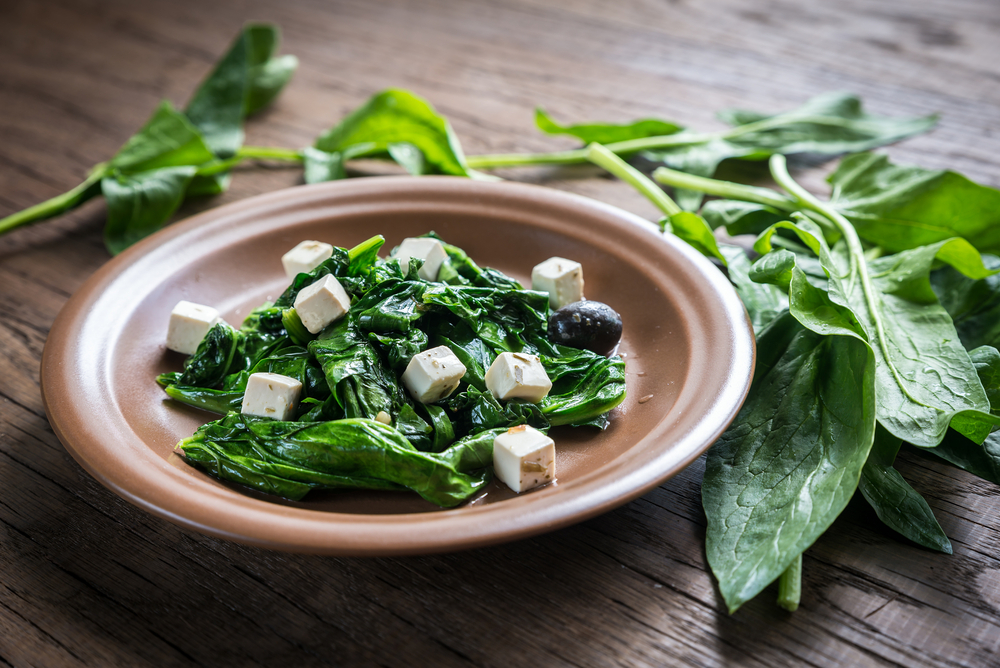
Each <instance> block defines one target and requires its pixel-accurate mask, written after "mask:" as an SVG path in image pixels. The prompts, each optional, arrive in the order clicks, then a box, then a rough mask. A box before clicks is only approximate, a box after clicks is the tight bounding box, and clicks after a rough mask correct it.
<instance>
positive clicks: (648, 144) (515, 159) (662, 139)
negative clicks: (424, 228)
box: [466, 115, 846, 169]
mask: <svg viewBox="0 0 1000 668" xmlns="http://www.w3.org/2000/svg"><path fill="white" fill-rule="evenodd" d="M792 122H795V123H813V124H816V125H832V126H843V125H844V124H845V122H846V121H845V120H844V119H839V118H829V117H826V116H801V117H798V118H795V117H792V116H790V115H786V116H781V115H779V116H773V117H771V118H765V119H763V120H759V121H755V122H753V123H746V124H744V125H739V126H737V127H735V128H730V129H729V130H721V131H719V132H702V133H695V132H691V133H688V132H678V133H677V134H672V135H656V136H653V137H640V138H638V139H628V140H626V141H618V142H610V143H608V144H605V145H604V146H605V148H607V149H608V150H609V151H611V152H612V153H615V154H618V155H628V154H631V153H638V152H639V151H653V150H656V149H663V148H674V147H677V146H695V145H698V144H707V143H709V142H711V141H715V140H717V139H722V140H726V139H737V138H739V137H740V136H742V135H746V134H750V133H752V132H761V131H763V130H770V129H772V128H775V127H780V126H782V125H786V124H788V123H792ZM587 160H588V158H587V149H586V148H580V149H575V150H572V151H552V152H549V153H497V154H493V155H470V156H466V162H467V163H468V165H469V167H472V168H473V169H492V168H495V167H519V166H523V165H570V164H578V163H582V162H586V161H587Z"/></svg>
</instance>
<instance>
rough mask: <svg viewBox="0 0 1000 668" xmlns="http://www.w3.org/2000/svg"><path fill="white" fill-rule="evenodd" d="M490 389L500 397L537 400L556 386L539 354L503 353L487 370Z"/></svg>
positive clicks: (488, 387) (487, 387)
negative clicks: (537, 355) (553, 385)
mask: <svg viewBox="0 0 1000 668" xmlns="http://www.w3.org/2000/svg"><path fill="white" fill-rule="evenodd" d="M486 389H488V390H489V391H490V392H491V393H492V394H493V396H494V397H496V398H497V399H502V400H504V401H506V400H508V399H526V400H527V401H530V402H531V403H533V404H537V403H538V402H539V401H541V400H542V399H544V398H545V395H547V394H548V393H549V390H551V389H552V381H551V380H549V375H548V374H547V373H545V367H544V366H542V361H541V360H540V359H538V357H536V356H535V355H528V354H527V353H500V354H499V355H497V358H496V359H495V360H493V364H491V365H490V368H489V369H488V370H487V371H486Z"/></svg>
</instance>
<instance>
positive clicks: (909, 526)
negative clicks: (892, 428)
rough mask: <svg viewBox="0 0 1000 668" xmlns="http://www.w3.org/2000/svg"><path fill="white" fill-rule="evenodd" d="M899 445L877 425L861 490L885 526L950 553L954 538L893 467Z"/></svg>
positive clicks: (927, 545)
mask: <svg viewBox="0 0 1000 668" xmlns="http://www.w3.org/2000/svg"><path fill="white" fill-rule="evenodd" d="M900 444H901V441H900V440H899V439H898V438H896V437H895V436H893V435H892V434H890V433H889V432H887V431H886V430H885V429H884V428H882V427H878V428H876V430H875V442H874V444H873V445H872V450H871V454H869V455H868V461H867V462H865V466H864V468H863V469H862V470H861V480H860V481H859V482H858V490H859V491H860V492H861V494H862V495H863V496H864V497H865V499H866V500H867V501H868V503H869V504H871V507H872V508H873V509H874V510H875V513H876V514H877V515H878V517H879V519H880V520H882V521H883V522H884V523H885V524H886V526H888V527H889V528H891V529H893V530H895V531H898V532H899V533H900V534H902V535H903V536H905V537H906V538H909V539H910V540H912V541H913V542H914V543H917V544H918V545H923V546H924V547H926V548H928V549H931V550H937V551H938V552H944V553H945V554H951V541H950V540H948V536H947V535H946V534H945V532H944V529H942V528H941V525H940V524H938V521H937V519H936V518H935V517H934V513H933V512H932V511H931V509H930V506H928V505H927V502H926V501H925V500H924V497H922V496H920V494H919V493H918V492H917V491H916V490H915V489H913V488H912V487H911V486H910V484H909V483H907V482H906V481H905V480H904V479H903V476H901V475H900V474H899V471H897V470H896V469H895V468H893V466H892V463H893V462H894V461H895V460H896V453H898V452H899V446H900Z"/></svg>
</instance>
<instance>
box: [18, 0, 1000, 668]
mask: <svg viewBox="0 0 1000 668" xmlns="http://www.w3.org/2000/svg"><path fill="white" fill-rule="evenodd" d="M560 5H567V6H565V7H561V6H560ZM245 20H268V21H274V22H277V23H279V24H281V25H282V27H283V28H284V34H285V45H284V51H285V52H286V53H293V54H296V55H298V56H299V58H300V59H301V62H302V65H301V68H300V70H299V72H298V74H297V76H296V78H295V79H294V80H293V82H292V84H291V85H290V86H289V87H288V89H287V90H286V91H285V93H284V94H283V95H282V97H281V98H280V99H279V100H278V102H277V103H276V104H275V105H274V107H273V108H272V109H270V110H269V111H267V112H265V113H263V114H262V115H261V116H260V117H258V118H256V119H254V120H253V121H252V122H251V123H250V124H249V127H248V143H252V144H259V145H276V146H287V147H291V148H295V147H301V146H305V145H307V144H309V143H311V141H312V139H313V138H314V137H315V135H317V134H318V133H319V132H320V131H321V130H323V129H325V128H326V127H329V126H330V125H332V124H334V123H335V122H336V121H337V120H338V119H339V118H341V117H342V116H343V115H344V114H345V113H346V112H347V111H349V110H350V109H352V108H354V107H355V106H356V105H358V104H359V103H360V102H362V101H363V100H364V99H365V98H366V97H367V96H368V95H370V94H371V93H373V92H375V91H377V90H379V89H382V88H384V87H388V86H399V87H405V88H409V89H412V90H414V91H416V92H418V93H420V94H422V95H423V96H425V97H427V98H429V99H430V100H431V101H432V102H433V103H434V104H435V105H436V106H437V108H438V109H439V110H440V111H441V112H442V113H444V114H445V115H446V116H448V117H449V118H450V119H451V122H452V123H453V125H454V127H455V130H456V131H457V133H458V135H459V137H460V138H461V140H462V142H463V145H464V147H465V148H466V151H467V152H468V153H470V154H476V153H485V152H491V153H493V152H506V151H533V150H534V151H537V150H545V149H552V148H561V147H567V146H569V145H570V143H569V142H566V141H559V140H557V139H552V138H548V137H545V136H543V135H542V134H541V133H539V132H537V131H536V130H535V129H534V128H533V122H532V109H533V108H534V106H536V105H542V106H544V107H546V108H547V109H549V110H550V111H551V112H553V113H554V114H556V115H557V116H558V117H559V118H562V119H574V120H582V119H608V120H627V119H632V118H638V117H644V116H660V117H665V118H669V119H674V120H676V121H678V122H680V123H683V124H686V125H689V126H693V127H696V128H703V129H715V128H718V127H720V125H719V123H718V122H717V121H715V120H714V119H713V112H714V111H715V110H717V109H720V108H723V107H727V106H742V107H746V108H751V109H760V110H782V109H787V108H791V107H794V106H796V105H798V104H799V103H801V102H802V101H803V100H804V99H805V98H807V97H808V96H811V95H814V94H816V93H819V92H823V91H827V90H834V89H847V90H852V91H855V92H857V93H859V94H861V95H862V96H863V97H864V99H865V100H866V102H867V104H868V106H869V108H870V109H871V110H873V111H874V112H876V113H881V114H887V115H917V114H925V113H928V112H932V111H938V112H941V113H942V121H941V125H940V127H939V128H938V129H937V130H936V131H935V132H934V133H932V134H929V135H926V136H922V137H918V138H915V139H912V140H909V141H906V142H904V143H903V144H901V145H899V146H895V147H892V148H890V149H888V153H889V154H890V155H891V156H892V157H893V158H894V159H896V160H897V161H901V162H911V163H917V164H920V165H923V166H925V167H933V168H940V167H950V168H953V169H956V170H958V171H961V172H963V173H965V174H966V175H968V176H969V177H971V178H973V179H975V180H978V181H980V182H983V183H986V184H989V185H992V186H1000V157H998V156H1000V37H998V36H1000V5H998V4H997V3H996V2H995V1H994V0H926V1H924V2H919V3H913V2H905V1H904V0H875V1H868V2H863V1H862V0H844V1H843V2H838V3H832V2H821V1H819V0H811V1H809V2H793V1H791V0H784V1H779V0H765V1H762V2H753V1H751V0H712V1H705V2H652V1H647V2H629V3H617V2H603V3H602V2H587V3H584V2H576V3H555V2H542V1H538V0H520V1H512V2H504V3H486V2H475V3H470V2H457V1H456V2H447V1H444V0H442V1H438V2H424V3H408V2H405V1H404V0H395V1H391V2H365V1H364V0H347V1H342V2H332V3H331V2H320V1H319V0H311V1H310V0H302V1H298V2H285V3H281V4H280V6H279V4H278V3H270V2H264V1H263V0H260V1H257V2H231V3H212V2H205V1H201V2H194V1H191V0H173V1H172V2H124V1H121V0H114V1H109V2H97V1H95V0H91V1H89V2H85V1H81V2H72V1H71V0H55V1H52V2H45V3H41V2H33V1H31V0H24V1H18V0H6V1H5V2H4V3H2V5H0V63H2V66H0V139H2V141H0V216H3V215H7V214H8V213H11V212H13V211H16V210H19V209H22V208H24V207H27V206H29V205H31V204H34V203H36V202H38V201H41V200H43V199H46V198H49V197H51V196H53V195H55V194H57V193H60V192H62V191H64V190H66V189H68V188H69V187H71V186H73V185H75V184H76V183H78V182H79V181H80V180H81V179H82V177H83V176H84V175H85V173H86V170H87V169H88V168H89V167H90V166H91V165H92V164H93V163H95V162H98V161H100V160H104V159H106V158H108V157H110V156H111V155H112V154H113V153H114V151H115V150H116V149H117V148H118V146H119V145H120V144H121V143H122V142H123V141H124V140H125V139H126V138H127V137H128V136H129V135H131V134H132V133H133V132H134V131H135V130H136V129H137V128H138V127H139V126H140V125H141V124H142V123H143V122H144V121H145V120H146V118H147V116H148V114H149V113H150V112H151V110H152V109H153V108H154V106H155V105H156V103H157V102H158V101H159V100H161V99H163V98H168V99H170V100H173V101H174V102H175V103H177V104H183V103H184V102H186V100H187V97H188V96H189V95H190V94H191V92H192V91H193V90H194V88H195V86H196V85H197V83H198V81H199V80H200V79H201V77H203V76H204V75H205V74H206V72H207V71H208V68H209V67H210V65H211V64H212V63H213V62H214V60H215V59H216V58H217V57H218V56H219V55H220V54H221V53H222V52H223V51H224V50H225V48H226V46H227V44H228V42H229V40H230V39H231V38H232V36H233V35H235V34H236V32H237V31H238V29H239V28H240V26H241V25H242V24H243V22H244V21H245ZM828 168H829V165H827V166H825V167H821V168H819V169H815V170H813V171H811V172H809V173H808V174H807V175H806V178H807V183H808V184H809V185H810V187H812V188H813V189H816V190H817V191H822V190H823V184H822V180H821V179H822V175H823V173H824V170H825V169H828ZM503 175H504V176H507V177H510V178H517V179H520V180H525V181H533V182H541V183H545V184H548V185H551V186H553V187H557V188H562V189H566V190H572V191H575V192H579V193H583V194H586V195H589V196H592V197H595V198H597V199H601V200H604V201H606V202H610V203H612V204H616V205H618V206H621V207H624V208H626V209H629V210H632V211H635V212H637V213H639V214H641V215H644V216H647V217H653V216H654V215H655V211H654V210H653V208H652V207H651V206H650V205H649V204H648V203H646V202H645V201H644V200H643V199H642V198H641V197H640V196H639V195H637V194H635V193H634V192H633V191H632V190H631V189H630V188H629V187H627V186H625V185H623V184H621V183H619V182H615V181H612V180H609V179H605V178H601V177H600V176H599V174H598V172H597V171H596V170H593V169H587V168H581V169H561V170H560V169H552V168H537V169H528V170H509V171H508V172H504V174H503ZM300 180H301V172H300V170H298V169H293V168H284V167H277V166H273V165H272V166H256V167H251V168H247V169H241V170H240V171H239V173H237V174H236V177H235V179H234V182H233V187H232V189H231V190H230V191H229V192H228V193H226V194H225V195H222V196H220V197H215V198H211V199H202V200H200V201H197V202H193V203H190V204H188V205H185V206H184V207H183V209H182V210H181V212H179V214H178V217H181V216H186V215H189V214H192V213H194V212H197V211H200V210H203V209H206V208H209V207H214V206H217V205H219V204H222V203H224V202H231V201H234V200H238V199H241V198H245V197H247V196H249V195H253V194H256V193H262V192H269V191H272V190H275V189H278V188H283V187H286V186H293V185H296V184H298V183H300ZM103 221H104V208H103V205H102V204H101V203H99V202H96V201H95V202H92V203H90V204H88V205H87V206H85V207H84V208H83V209H82V210H79V211H77V212H74V213H72V214H70V215H67V216H64V217H62V218H60V219H57V220H55V221H53V222H48V223H44V224H41V225H38V226H35V227H32V228H26V229H22V230H19V231H17V232H15V233H13V234H10V235H7V236H5V237H2V238H0V351H2V355H0V666H29V665H30V666H63V665H73V666H76V665H92V666H109V665H122V666H143V665H150V666H166V665H206V666H222V665H238V666H256V665H260V666H285V665H289V666H313V665H348V666H353V665H381V666H422V665H426V666H453V665H454V666H472V665H476V666H515V665H522V664H521V662H523V665H572V666H601V665H628V666H640V665H641V666H646V665H649V666H659V665H698V666H703V665H754V666H784V665H824V666H834V665H835V666H847V665H906V666H924V665H935V666H946V665H947V666H955V665H978V666H986V665H997V664H998V663H1000V557H998V549H997V548H998V546H1000V534H998V533H997V530H998V527H1000V489H998V488H997V487H996V486H994V485H992V484H989V483H986V482H983V481H981V480H979V479H977V478H975V477H973V476H971V475H968V474H965V473H964V472H961V471H958V470H956V469H953V468H950V467H948V466H946V465H943V464H941V463H940V462H938V461H935V460H932V459H929V458H925V457H923V456H919V455H914V454H904V455H903V457H902V460H901V462H900V464H899V467H900V470H901V472H902V474H903V475H904V476H905V477H906V478H907V479H908V480H910V481H911V482H912V484H913V485H914V486H915V487H916V488H917V489H918V490H919V491H920V492H922V493H923V494H924V495H925V496H926V497H927V499H928V501H929V502H930V504H931V507H932V508H933V509H934V511H935V513H936V514H937V516H938V518H939V519H940V521H941V524H942V526H943V527H944V528H945V530H946V531H947V533H948V535H949V536H950V537H951V539H952V542H953V544H954V547H955V554H954V555H953V556H945V555H941V554H936V553H932V552H929V551H927V550H924V549H921V548H918V547H916V546H914V545H912V544H908V543H906V542H904V541H902V540H900V539H897V538H896V537H895V536H894V535H893V534H892V532H891V531H889V530H887V529H884V528H881V527H880V525H879V524H878V522H877V520H876V519H875V517H874V514H873V513H872V512H871V511H870V510H868V508H867V507H866V506H865V505H864V504H863V503H858V502H857V500H855V502H853V503H852V504H851V506H849V508H848V510H847V512H846V513H845V514H844V515H843V516H842V517H841V518H840V519H839V520H838V521H837V522H836V523H835V524H834V526H833V527H832V528H831V529H830V530H829V531H828V532H827V533H826V535H824V536H823V537H822V538H821V539H820V540H819V541H818V542H817V543H816V544H815V545H814V546H813V547H812V548H811V549H810V550H809V551H807V552H806V554H805V566H804V568H805V576H804V583H803V598H802V607H801V608H800V609H799V611H798V612H796V613H794V614H789V613H785V612H783V611H782V610H780V609H779V608H777V607H776V606H775V605H774V603H773V599H774V596H775V591H774V589H773V588H772V589H769V590H768V591H766V592H765V593H764V594H763V595H762V596H760V597H758V599H756V600H754V601H753V602H751V603H749V604H748V605H746V606H744V608H743V609H742V610H740V611H739V612H738V613H737V614H735V615H732V616H730V615H729V614H727V613H726V612H725V610H724V606H723V604H722V602H721V599H720V597H719V594H718V593H717V590H716V588H715V585H714V582H713V579H712V577H711V576H710V575H709V573H708V570H707V564H706V562H705V553H704V548H703V541H704V526H705V518H704V515H703V513H702V510H701V504H700V497H699V486H700V481H701V476H702V469H703V466H702V464H701V463H699V464H697V465H695V466H692V467H691V468H690V469H688V470H686V471H685V472H683V473H682V474H680V475H679V476H677V477H676V478H674V479H672V480H670V481H669V482H667V483H665V484H663V485H662V486H661V487H660V488H658V489H657V490H655V491H654V492H652V493H650V494H647V495H646V496H644V497H642V498H640V499H638V500H636V501H634V502H632V503H629V504H628V505H626V506H624V507H622V508H619V509H618V510H616V511H613V512H610V513H608V514H607V515H604V516H602V517H599V518H597V519H593V520H590V521H588V522H584V523H582V524H580V525H578V526H574V527H572V528H568V529H563V530H561V531H557V532H554V533H551V534H548V535H544V536H541V537H538V538H534V539H531V540H524V541H521V542H517V543H513V544H508V545H503V546H500V547H494V548H490V549H480V550H473V551H469V552H462V553H457V554H446V555H441V556H429V557H414V558H394V559H360V558H351V559H345V558H322V557H315V556H300V555H295V554H283V553H275V552H269V551H266V550H262V549H257V548H250V547H245V546H242V545H238V544H234V543H229V542H226V541H223V540H217V539H213V538H208V537H206V536H202V535H199V534H194V533H190V532H188V531H185V530H182V529H180V528H178V527H176V526H174V525H173V524H171V523H169V522H167V521H164V520H161V519H158V518H155V517H153V516H151V515H148V514H146V513H145V512H143V511H141V510H139V509H137V508H135V507H133V506H131V505H129V504H128V503H126V502H125V501H123V500H121V499H120V498H118V497H117V496H115V495H114V494H113V493H111V492H110V491H108V490H106V489H105V488H103V487H102V486H101V485H100V484H98V483H97V482H95V481H94V479H92V478H91V477H90V476H89V475H88V474H86V473H85V472H84V471H83V470H82V469H81V468H80V467H79V466H78V465H77V464H76V463H75V461H74V460H73V459H72V458H71V457H70V456H69V455H68V454H67V453H66V451H65V450H64V449H63V447H62V446H61V445H60V443H59V441H58V440H57V439H56V437H55V436H54V435H53V433H52V430H51V429H50V427H49V424H48V422H47V421H46V418H45V413H44V411H43V408H42V401H41V397H40V393H39V387H38V369H39V361H40V359H41V355H42V348H43V346H44V344H45V338H46V334H47V332H48V330H49V327H50V325H51V323H52V321H53V319H54V318H55V316H56V314H57V313H58V311H59V309H60V307H61V306H62V305H63V304H64V303H65V302H66V300H67V299H68V298H69V297H70V295H72V294H73V292H74V291H75V290H76V289H77V288H78V287H79V286H80V285H81V284H82V283H83V282H84V281H85V280H86V279H87V277H88V276H90V275H91V274H92V273H93V272H94V271H95V270H96V269H97V268H98V267H100V266H101V265H102V264H104V263H105V262H106V261H107V260H108V254H107V252H106V251H105V250H104V246H103V244H102V241H101V228H102V225H103ZM94 400H95V401H100V397H94Z"/></svg>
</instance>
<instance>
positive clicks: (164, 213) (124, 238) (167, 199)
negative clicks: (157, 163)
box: [101, 167, 197, 255]
mask: <svg viewBox="0 0 1000 668" xmlns="http://www.w3.org/2000/svg"><path fill="white" fill-rule="evenodd" d="M195 171H197V168H196V167H161V168H159V169H152V170H149V171H143V172H137V173H133V174H129V175H126V174H123V173H118V174H116V175H114V176H107V177H105V178H103V179H102V180H101V192H103V193H104V199H105V200H106V201H107V204H108V221H107V224H106V225H105V227H104V245H105V246H107V248H108V250H109V251H111V253H112V254H115V255H117V254H118V253H120V252H122V251H123V250H125V249H126V248H128V247H129V246H131V245H132V244H134V243H135V242H137V241H139V240H140V239H143V238H145V237H147V236H149V235H150V234H152V233H153V232H155V231H156V230H158V229H160V228H161V227H163V226H164V225H165V224H166V223H167V221H168V220H169V219H170V216H171V215H173V213H174V211H176V210H177V207H178V206H180V204H181V202H182V201H183V200H184V191H185V190H186V189H187V187H188V184H189V183H190V182H191V179H192V178H193V177H194V174H195Z"/></svg>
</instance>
